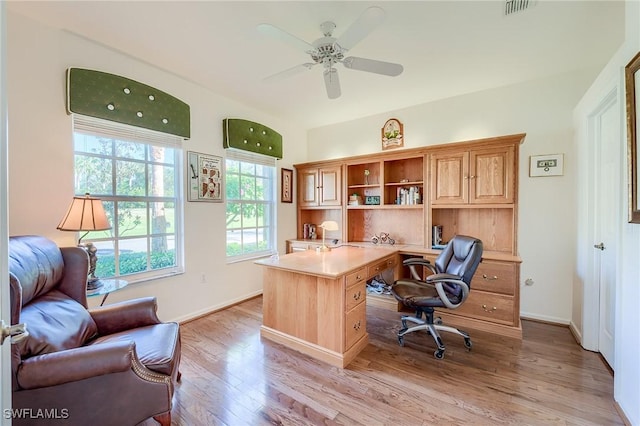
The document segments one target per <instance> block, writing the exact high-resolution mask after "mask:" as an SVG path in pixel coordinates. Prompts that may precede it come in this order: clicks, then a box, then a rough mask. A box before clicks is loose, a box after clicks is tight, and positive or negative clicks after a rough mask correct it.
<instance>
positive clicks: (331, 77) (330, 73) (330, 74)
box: [324, 68, 341, 99]
mask: <svg viewBox="0 0 640 426" xmlns="http://www.w3.org/2000/svg"><path fill="white" fill-rule="evenodd" d="M324 85H325V87H326V88H327V96H328V97H329V99H336V98H339V97H340V94H341V92H340V81H339V80H338V70H336V69H335V68H329V69H326V70H324Z"/></svg>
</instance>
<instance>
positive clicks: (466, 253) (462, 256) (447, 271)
mask: <svg viewBox="0 0 640 426" xmlns="http://www.w3.org/2000/svg"><path fill="white" fill-rule="evenodd" d="M481 258H482V241H480V240H479V239H477V238H473V237H467V236H464V235H456V236H455V237H453V238H452V239H451V241H449V243H448V244H447V246H446V247H445V248H444V250H442V253H440V255H438V257H437V258H436V260H435V265H432V264H431V263H430V262H429V261H428V260H426V259H422V258H410V259H406V260H405V261H404V262H403V264H404V265H406V266H408V267H409V270H410V271H411V276H412V279H408V278H403V279H399V280H398V281H396V282H395V283H394V284H393V286H392V287H391V293H392V294H393V295H394V296H395V298H396V299H397V300H398V301H399V302H401V303H402V304H403V305H404V306H406V307H407V308H411V309H415V310H416V315H415V316H403V317H402V329H400V331H398V343H400V346H404V336H405V335H407V334H408V333H412V332H414V331H417V330H426V331H427V332H428V333H429V334H430V335H431V337H433V340H435V342H436V345H438V349H437V350H436V351H435V352H434V353H433V355H434V356H435V357H436V358H438V359H442V358H444V350H445V347H444V343H443V342H442V338H441V337H440V334H439V333H438V330H440V331H448V332H451V333H456V334H459V335H460V336H462V337H464V345H465V347H466V348H467V349H468V350H471V338H470V337H469V334H468V333H467V332H464V331H461V330H458V329H456V328H453V327H448V326H445V325H442V319H441V318H439V317H438V318H436V320H435V321H434V319H433V312H434V308H448V309H456V308H458V307H459V306H460V305H462V304H463V303H464V301H465V300H466V299H467V296H468V295H469V289H470V288H471V278H472V277H473V274H474V273H475V272H476V269H477V268H478V264H479V263H480V260H481ZM418 266H423V267H426V268H429V269H430V270H431V271H432V272H433V275H429V276H428V277H427V278H424V279H423V278H422V277H421V276H420V274H419V273H418V271H417V268H416V267H418ZM421 269H422V268H421ZM423 314H424V315H425V319H422V315H423ZM407 321H411V322H413V323H416V324H418V325H416V326H413V327H411V328H408V327H407Z"/></svg>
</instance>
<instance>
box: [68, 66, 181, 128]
mask: <svg viewBox="0 0 640 426" xmlns="http://www.w3.org/2000/svg"><path fill="white" fill-rule="evenodd" d="M67 112H68V113H69V114H71V113H76V114H82V115H87V116H90V117H96V118H102V119H104V120H110V121H115V122H118V123H123V124H129V125H131V126H136V127H143V128H145V129H150V130H155V131H158V132H163V133H168V134H171V135H176V136H180V137H182V138H185V139H189V138H190V137H191V112H190V109H189V105H187V104H186V103H184V102H182V101H181V100H180V99H178V98H175V97H173V96H171V95H169V94H168V93H165V92H163V91H161V90H158V89H156V88H154V87H151V86H147V85H146V84H142V83H140V82H137V81H134V80H131V79H128V78H125V77H121V76H118V75H114V74H109V73H106V72H101V71H94V70H88V69H83V68H69V69H68V70H67Z"/></svg>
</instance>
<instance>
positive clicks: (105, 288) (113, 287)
mask: <svg viewBox="0 0 640 426" xmlns="http://www.w3.org/2000/svg"><path fill="white" fill-rule="evenodd" d="M98 283H99V284H98V285H99V287H98V288H96V289H94V290H87V297H94V296H103V297H102V302H100V306H102V305H104V302H105V300H107V297H108V296H109V294H111V293H113V292H114V291H118V290H121V289H123V288H125V287H126V286H128V285H129V282H128V281H125V280H121V279H119V278H114V279H107V280H102V279H101V280H99V281H98ZM100 284H102V285H100Z"/></svg>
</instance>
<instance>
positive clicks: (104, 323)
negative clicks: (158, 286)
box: [89, 297, 161, 336]
mask: <svg viewBox="0 0 640 426" xmlns="http://www.w3.org/2000/svg"><path fill="white" fill-rule="evenodd" d="M157 307H158V305H157V303H156V298H155V297H143V298H139V299H133V300H126V301H124V302H119V303H113V304H110V305H106V306H100V307H97V308H93V309H90V310H89V313H90V314H91V317H92V318H93V320H94V321H95V322H96V325H97V326H98V334H99V335H101V336H105V335H108V334H113V333H118V332H120V331H124V330H130V329H132V328H138V327H144V326H147V325H153V324H160V322H161V321H160V319H159V318H158V315H157V313H156V311H157Z"/></svg>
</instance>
